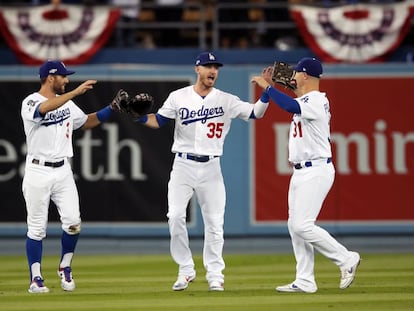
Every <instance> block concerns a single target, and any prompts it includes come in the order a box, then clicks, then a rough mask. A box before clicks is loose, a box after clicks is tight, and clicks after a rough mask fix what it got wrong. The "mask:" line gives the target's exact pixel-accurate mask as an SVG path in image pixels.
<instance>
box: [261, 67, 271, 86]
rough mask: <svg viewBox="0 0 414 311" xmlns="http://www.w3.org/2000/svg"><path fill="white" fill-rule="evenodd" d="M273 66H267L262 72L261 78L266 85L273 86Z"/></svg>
mask: <svg viewBox="0 0 414 311" xmlns="http://www.w3.org/2000/svg"><path fill="white" fill-rule="evenodd" d="M272 76H273V66H269V67H266V68H264V69H263V71H262V78H263V79H265V80H266V82H267V83H269V84H270V85H274V83H273V80H272Z"/></svg>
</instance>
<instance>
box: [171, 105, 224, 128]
mask: <svg viewBox="0 0 414 311" xmlns="http://www.w3.org/2000/svg"><path fill="white" fill-rule="evenodd" d="M178 114H179V117H180V120H181V121H182V124H184V125H186V124H189V123H192V122H199V121H201V123H206V122H207V120H208V119H213V118H217V117H219V116H223V115H224V110H223V107H213V108H205V107H204V105H203V106H202V107H201V108H200V109H198V110H190V109H188V108H180V110H179V111H178Z"/></svg>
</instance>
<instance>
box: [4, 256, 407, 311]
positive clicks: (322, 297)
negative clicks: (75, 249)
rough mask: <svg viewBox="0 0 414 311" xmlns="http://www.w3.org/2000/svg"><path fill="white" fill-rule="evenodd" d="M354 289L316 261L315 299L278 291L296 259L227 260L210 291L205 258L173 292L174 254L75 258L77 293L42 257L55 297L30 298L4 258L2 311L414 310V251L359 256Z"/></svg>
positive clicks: (21, 276) (52, 260)
mask: <svg viewBox="0 0 414 311" xmlns="http://www.w3.org/2000/svg"><path fill="white" fill-rule="evenodd" d="M362 257H363V261H362V263H361V266H360V268H359V270H358V274H357V278H356V281H355V284H354V285H353V286H352V287H351V288H349V289H347V290H340V289H339V288H338V285H339V277H340V274H339V270H338V269H337V268H336V267H335V266H334V265H333V264H332V263H331V262H329V261H328V260H327V259H326V258H324V257H322V256H316V264H315V271H316V277H317V282H318V286H319V290H318V292H317V293H315V294H288V293H277V292H276V291H275V290H274V288H275V286H277V285H280V284H283V283H285V282H290V281H292V280H293V277H294V274H295V271H294V269H295V262H294V258H293V256H292V255H285V254H274V255H271V254H270V255H269V254H266V255H245V254H243V255H236V254H231V255H226V256H225V259H226V265H227V268H226V270H225V275H226V284H225V287H226V290H225V292H222V293H217V292H209V291H208V285H207V282H206V280H205V271H204V268H203V265H202V258H201V256H200V255H198V256H195V261H196V268H197V279H196V281H195V282H194V283H192V284H191V285H190V287H189V288H188V289H187V290H185V291H182V292H174V291H172V290H171V286H172V283H173V282H174V280H175V277H176V274H177V267H176V265H175V263H173V262H172V259H171V258H170V256H169V255H167V254H166V255H119V256H117V255H113V256H109V255H105V256H89V255H82V254H78V255H77V256H76V257H75V259H74V262H73V269H74V276H75V280H76V281H77V289H76V291H75V292H72V293H66V292H63V291H62V290H61V289H60V284H59V279H58V277H57V275H56V268H57V267H56V264H57V261H58V257H57V256H47V255H45V257H44V260H43V274H44V277H45V279H46V284H47V286H48V287H49V288H50V290H51V292H50V293H49V294H45V295H30V294H28V293H27V287H28V276H27V264H26V259H25V257H24V256H2V257H0V276H1V277H0V310H2V311H3V310H4V311H15V310H16V311H17V310H19V311H25V310H31V311H36V310H56V311H60V310H61V311H64V310H71V311H72V310H76V311H83V310H123V311H129V310H163V311H166V310H167V309H168V310H183V309H187V308H188V309H191V310H194V311H199V310H201V311H203V310H209V311H212V310H224V311H233V310H238V311H240V310H254V311H256V310H257V311H263V310H284V309H286V310H301V311H304V310H306V311H307V310H311V311H312V310H318V311H320V310H335V311H337V310H346V311H352V310H384V311H385V310H403V311H404V310H414V278H413V275H414V264H413V262H414V254H362Z"/></svg>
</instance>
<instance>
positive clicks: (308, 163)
mask: <svg viewBox="0 0 414 311" xmlns="http://www.w3.org/2000/svg"><path fill="white" fill-rule="evenodd" d="M319 161H320V160H318V162H319ZM315 162H316V161H313V163H312V161H305V162H301V163H293V167H294V168H295V169H297V170H300V169H301V168H304V167H311V166H312V165H315ZM331 162H332V158H327V159H326V163H327V164H329V163H331Z"/></svg>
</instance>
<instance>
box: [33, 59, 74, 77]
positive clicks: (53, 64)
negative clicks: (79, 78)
mask: <svg viewBox="0 0 414 311" xmlns="http://www.w3.org/2000/svg"><path fill="white" fill-rule="evenodd" d="M74 73H75V72H74V71H72V70H68V69H66V66H65V64H64V63H63V62H61V61H58V60H48V61H47V62H45V63H44V64H43V65H42V66H40V68H39V77H40V78H41V79H42V78H46V77H47V76H48V75H60V76H68V75H71V74H74Z"/></svg>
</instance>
